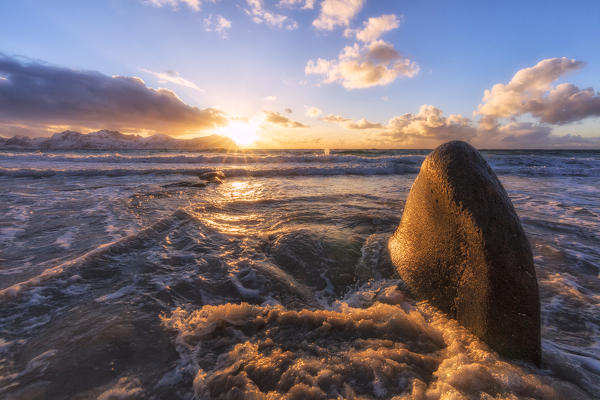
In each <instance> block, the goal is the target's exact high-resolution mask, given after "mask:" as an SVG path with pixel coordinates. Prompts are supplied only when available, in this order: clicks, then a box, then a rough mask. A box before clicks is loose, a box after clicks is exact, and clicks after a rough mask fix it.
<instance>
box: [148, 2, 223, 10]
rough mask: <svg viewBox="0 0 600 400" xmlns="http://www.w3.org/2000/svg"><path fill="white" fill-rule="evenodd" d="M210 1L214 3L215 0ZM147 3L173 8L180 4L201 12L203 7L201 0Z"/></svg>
mask: <svg viewBox="0 0 600 400" xmlns="http://www.w3.org/2000/svg"><path fill="white" fill-rule="evenodd" d="M209 1H210V2H211V3H214V0H209ZM146 3H149V4H152V5H153V6H156V7H164V6H171V7H173V8H177V7H178V6H179V5H180V4H185V5H186V6H188V7H189V8H191V9H192V10H194V11H200V6H201V5H202V1H201V0H146Z"/></svg>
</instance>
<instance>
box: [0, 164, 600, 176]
mask: <svg viewBox="0 0 600 400" xmlns="http://www.w3.org/2000/svg"><path fill="white" fill-rule="evenodd" d="M491 166H492V169H493V170H494V171H495V172H496V174H498V175H515V176H525V177H554V176H556V177H561V176H564V177H598V176H600V167H596V168H589V167H588V168H586V167H578V168H572V167H564V166H554V167H547V166H541V167H507V166H502V165H499V166H496V165H494V163H492V165H491ZM419 169H420V165H417V164H415V165H406V164H380V165H377V164H366V165H357V164H354V165H338V166H327V165H316V166H310V167H307V166H290V167H286V166H283V165H282V166H281V167H279V168H255V167H254V168H253V167H250V166H249V167H247V168H228V167H224V168H222V171H223V172H224V173H225V175H226V176H227V177H229V178H239V177H264V178H271V177H294V176H339V175H361V176H371V175H410V174H417V173H418V172H419ZM210 171H214V168H209V167H197V168H160V167H159V168H156V167H151V168H139V167H136V166H132V167H130V168H80V169H74V168H69V169H59V168H7V167H0V177H1V176H4V177H13V178H50V177H101V176H106V177H123V176H143V175H154V176H170V175H188V176H196V175H199V174H202V173H205V172H210Z"/></svg>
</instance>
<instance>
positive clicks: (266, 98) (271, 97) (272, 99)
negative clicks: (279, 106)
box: [263, 96, 277, 101]
mask: <svg viewBox="0 0 600 400" xmlns="http://www.w3.org/2000/svg"><path fill="white" fill-rule="evenodd" d="M263 100H266V101H275V100H277V96H265V97H263Z"/></svg>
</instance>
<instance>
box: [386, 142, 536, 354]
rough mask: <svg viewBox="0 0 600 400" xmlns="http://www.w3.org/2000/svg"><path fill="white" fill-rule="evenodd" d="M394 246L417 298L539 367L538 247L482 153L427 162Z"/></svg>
mask: <svg viewBox="0 0 600 400" xmlns="http://www.w3.org/2000/svg"><path fill="white" fill-rule="evenodd" d="M388 246H389V249H390V253H391V258H392V261H393V264H394V266H395V267H396V269H397V271H398V273H399V274H400V276H401V277H402V279H403V280H404V281H405V282H406V283H407V285H408V287H409V288H410V290H411V292H412V293H413V295H414V296H415V297H417V298H419V299H426V300H429V301H430V302H431V303H432V304H433V305H435V306H436V307H438V308H439V309H441V310H442V311H444V312H446V313H448V314H449V315H450V316H452V317H453V318H456V319H457V320H458V322H459V323H460V324H461V325H463V326H465V327H466V328H468V329H469V330H470V331H472V332H473V333H474V334H475V335H477V336H478V337H479V338H481V339H482V340H483V341H485V342H486V343H487V344H488V345H490V346H491V347H492V348H493V349H494V350H496V351H497V352H498V353H500V354H502V355H504V356H507V357H510V358H517V359H523V360H528V361H532V362H534V363H536V364H539V363H540V360H541V349H540V299H539V292H538V284H537V280H536V276H535V269H534V265H533V256H532V253H531V247H530V245H529V242H528V240H527V237H526V236H525V232H524V231H523V228H522V227H521V223H520V222H519V217H518V216H517V213H516V212H515V210H514V208H513V206H512V203H511V201H510V199H509V197H508V195H507V193H506V191H505V190H504V188H503V187H502V185H501V184H500V181H499V180H498V178H497V177H496V175H495V174H494V172H493V171H492V170H491V168H490V167H489V165H488V164H487V162H486V161H485V160H484V159H483V157H482V156H481V155H480V154H479V152H478V151H477V150H475V148H473V147H472V146H471V145H469V144H467V143H464V142H460V141H453V142H448V143H445V144H443V145H441V146H439V147H438V148H437V149H435V150H434V151H433V152H432V153H431V154H430V155H429V156H428V157H427V158H426V159H425V161H424V162H423V165H422V166H421V171H420V172H419V175H418V176H417V178H416V179H415V181H414V183H413V185H412V188H411V190H410V193H409V195H408V199H407V201H406V205H405V207H404V212H403V215H402V220H401V221H400V225H399V226H398V229H397V230H396V232H395V234H394V235H393V236H392V238H391V239H390V241H389V245H388Z"/></svg>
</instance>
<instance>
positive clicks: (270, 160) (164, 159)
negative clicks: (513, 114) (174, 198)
mask: <svg viewBox="0 0 600 400" xmlns="http://www.w3.org/2000/svg"><path fill="white" fill-rule="evenodd" d="M424 158H425V157H424V156H423V155H408V154H407V155H388V156H386V155H378V154H369V155H354V154H339V155H336V154H332V155H329V156H326V155H324V154H323V153H291V154H289V153H288V154H277V155H273V154H262V155H260V154H244V153H225V154H214V153H213V154H194V153H191V154H190V153H187V154H174V153H167V154H157V153H153V154H144V153H142V154H139V153H137V154H136V153H129V154H121V153H101V154H89V153H83V152H80V153H67V154H65V153H58V154H57V153H41V152H28V153H0V161H4V162H20V163H27V162H61V163H72V162H76V163H111V164H124V163H125V164H137V163H144V164H148V163H150V164H230V165H234V164H242V165H243V164H257V163H258V164H289V163H292V164H295V163H328V164H339V163H366V164H373V163H377V164H381V163H401V164H409V165H420V164H421V162H423V160H424Z"/></svg>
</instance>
